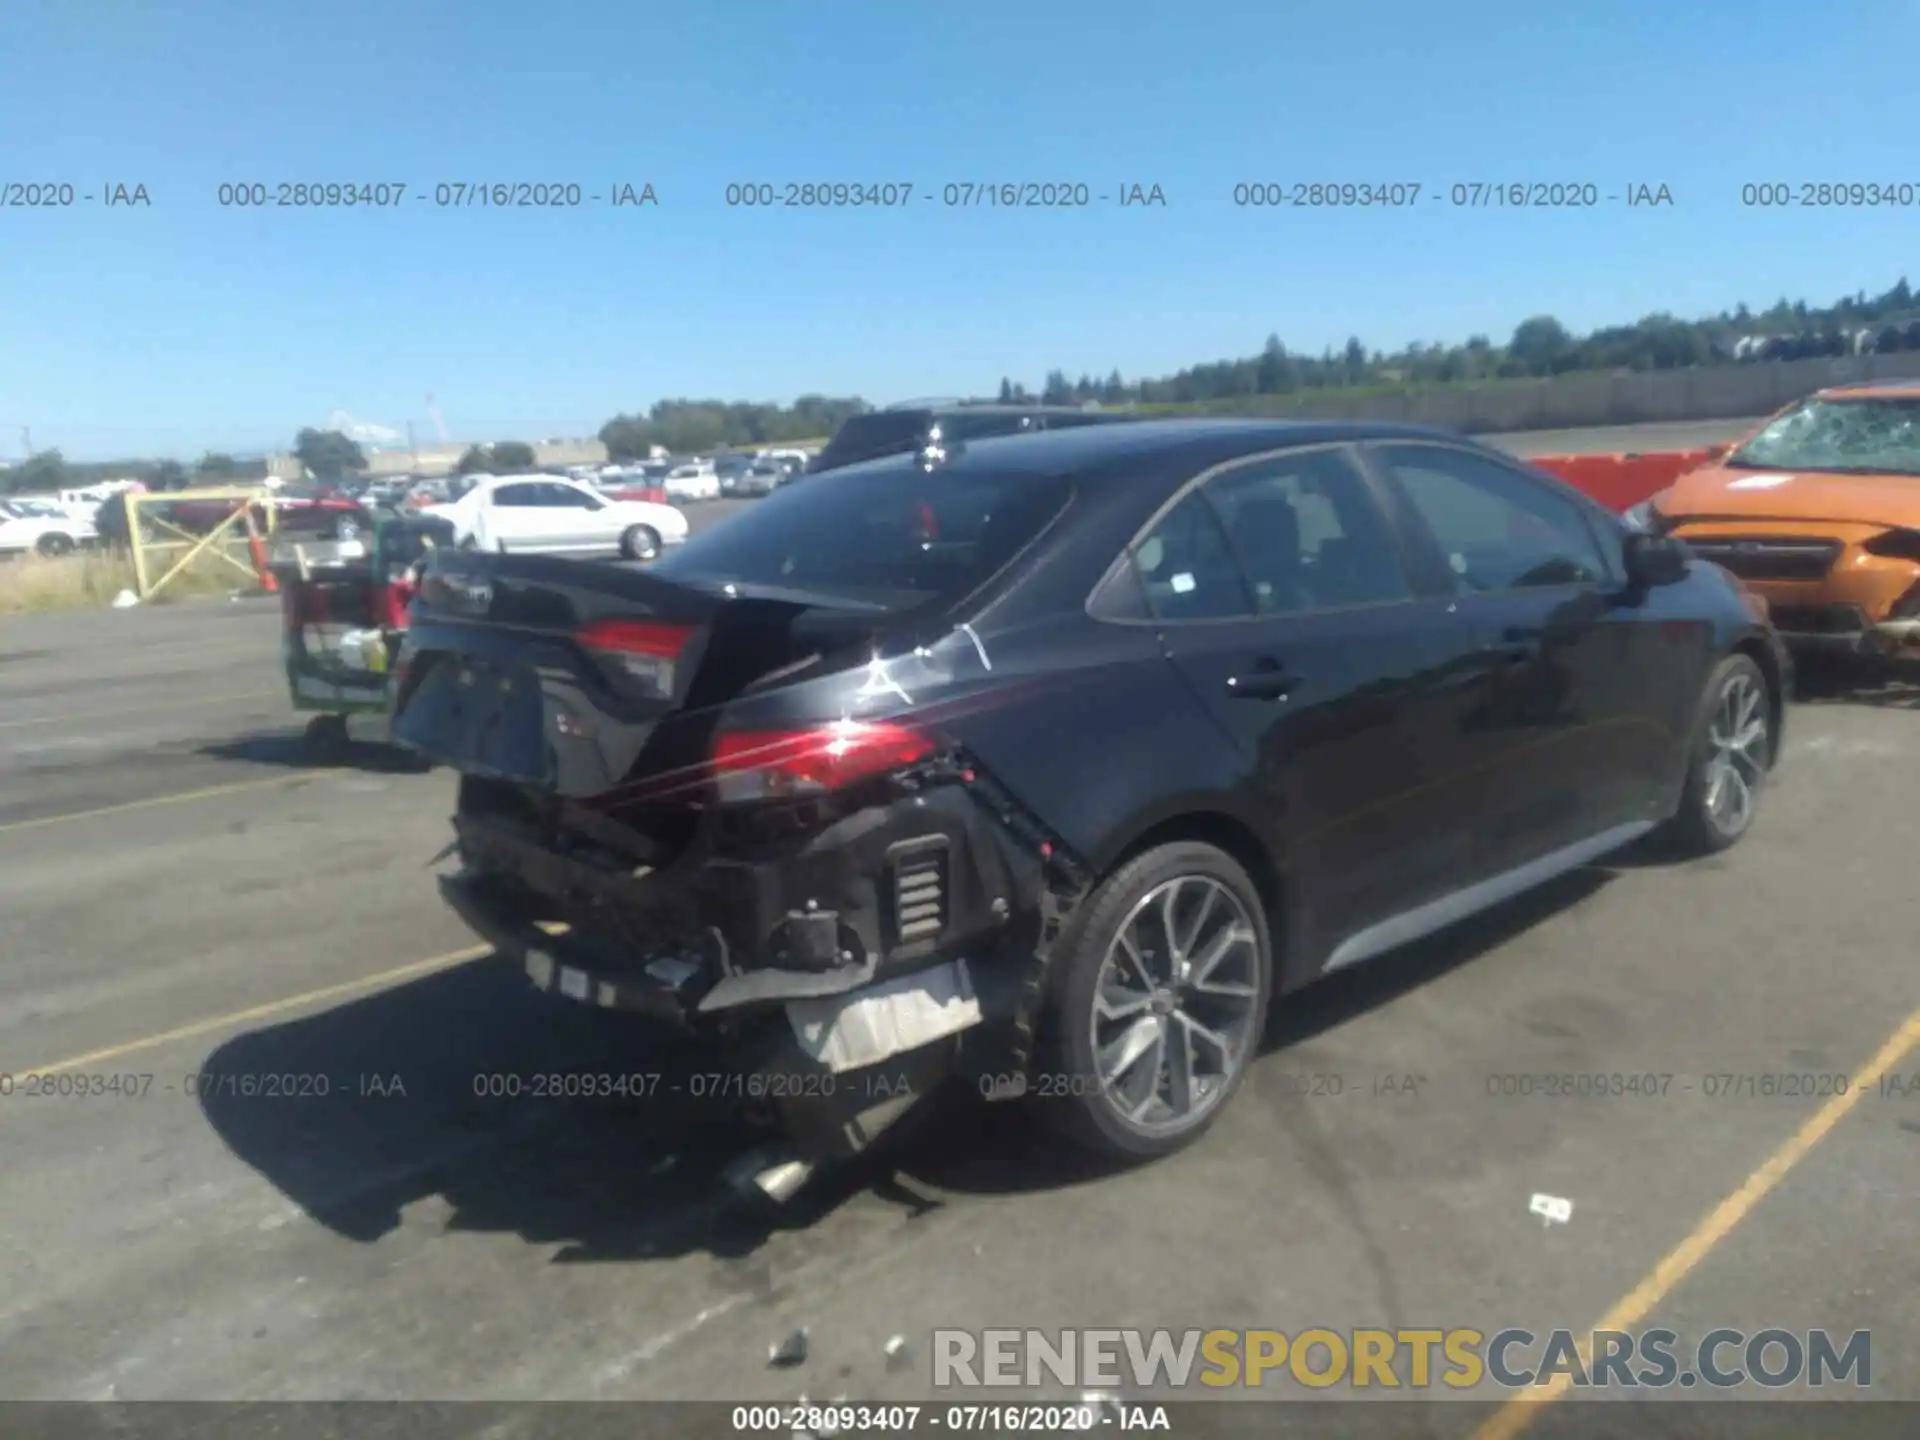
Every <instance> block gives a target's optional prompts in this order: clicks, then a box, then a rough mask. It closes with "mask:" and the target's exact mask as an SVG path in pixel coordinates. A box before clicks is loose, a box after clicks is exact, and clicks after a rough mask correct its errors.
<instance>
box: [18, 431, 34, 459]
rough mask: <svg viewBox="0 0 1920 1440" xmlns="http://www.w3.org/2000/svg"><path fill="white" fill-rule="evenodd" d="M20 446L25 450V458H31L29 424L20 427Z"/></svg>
mask: <svg viewBox="0 0 1920 1440" xmlns="http://www.w3.org/2000/svg"><path fill="white" fill-rule="evenodd" d="M20 448H21V449H22V450H24V451H25V452H26V457H25V458H26V459H28V460H31V459H32V458H33V427H32V426H31V425H22V426H21V427H20Z"/></svg>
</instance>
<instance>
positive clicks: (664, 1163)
mask: <svg viewBox="0 0 1920 1440" xmlns="http://www.w3.org/2000/svg"><path fill="white" fill-rule="evenodd" d="M679 1158H680V1157H679V1156H678V1155H668V1156H666V1157H664V1158H662V1159H659V1160H656V1161H654V1162H653V1165H652V1167H651V1168H650V1169H649V1170H648V1171H647V1173H648V1174H649V1175H664V1174H666V1173H667V1171H669V1170H671V1169H672V1168H673V1166H674V1162H675V1161H676V1160H678V1159H679Z"/></svg>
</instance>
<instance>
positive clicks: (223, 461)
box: [193, 451, 240, 480]
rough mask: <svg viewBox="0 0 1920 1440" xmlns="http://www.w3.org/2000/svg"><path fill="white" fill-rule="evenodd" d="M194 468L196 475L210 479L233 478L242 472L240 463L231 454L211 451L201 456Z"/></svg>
mask: <svg viewBox="0 0 1920 1440" xmlns="http://www.w3.org/2000/svg"><path fill="white" fill-rule="evenodd" d="M193 469H194V473H195V474H196V475H200V476H203V477H204V478H206V479H208V480H231V479H232V478H233V477H234V476H235V475H237V474H239V473H240V464H239V462H238V461H236V460H235V459H234V458H233V457H232V456H231V455H222V454H219V453H217V452H214V451H209V452H208V453H207V454H205V455H202V456H201V457H200V463H199V464H197V465H195V466H194V467H193Z"/></svg>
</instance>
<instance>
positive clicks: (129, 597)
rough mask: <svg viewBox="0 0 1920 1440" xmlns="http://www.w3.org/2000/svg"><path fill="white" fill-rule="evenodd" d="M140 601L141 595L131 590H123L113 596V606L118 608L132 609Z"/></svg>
mask: <svg viewBox="0 0 1920 1440" xmlns="http://www.w3.org/2000/svg"><path fill="white" fill-rule="evenodd" d="M139 603H140V597H139V596H138V595H136V594H134V593H133V591H131V590H122V591H121V592H120V593H119V594H118V595H116V596H114V597H113V608H114V609H116V610H131V609H132V608H133V607H134V606H135V605H138V604H139Z"/></svg>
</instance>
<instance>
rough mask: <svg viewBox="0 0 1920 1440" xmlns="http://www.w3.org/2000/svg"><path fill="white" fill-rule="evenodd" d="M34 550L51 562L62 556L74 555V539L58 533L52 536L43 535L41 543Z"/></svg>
mask: <svg viewBox="0 0 1920 1440" xmlns="http://www.w3.org/2000/svg"><path fill="white" fill-rule="evenodd" d="M34 548H35V549H37V550H38V551H39V552H40V553H41V554H42V555H44V556H46V557H47V558H48V559H49V560H58V559H59V558H60V557H61V556H62V555H71V554H72V553H73V537H72V536H71V535H62V534H60V533H59V532H58V531H56V532H54V533H52V534H50V535H42V536H41V537H40V543H39V544H38V545H36V546H35V547H34Z"/></svg>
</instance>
